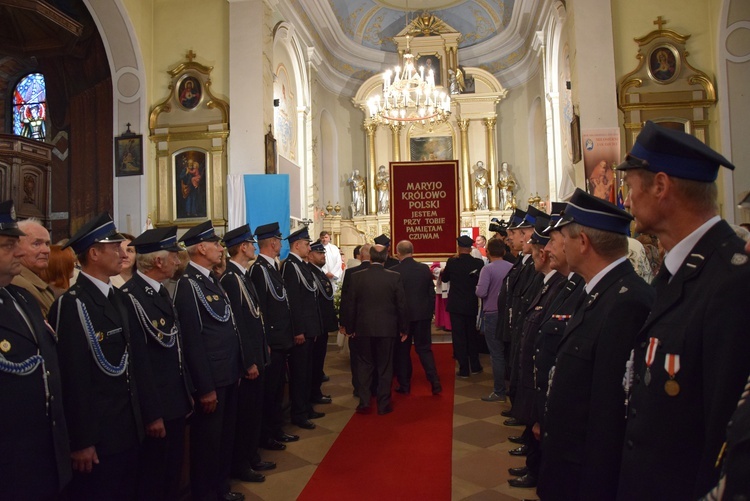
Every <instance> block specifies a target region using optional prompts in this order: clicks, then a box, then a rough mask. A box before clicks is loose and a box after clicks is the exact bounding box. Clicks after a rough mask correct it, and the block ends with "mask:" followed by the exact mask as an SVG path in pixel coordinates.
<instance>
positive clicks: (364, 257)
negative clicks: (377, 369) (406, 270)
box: [339, 244, 377, 396]
mask: <svg viewBox="0 0 750 501" xmlns="http://www.w3.org/2000/svg"><path fill="white" fill-rule="evenodd" d="M371 249H372V244H364V245H363V246H362V247H361V248H360V250H359V257H360V259H361V261H362V262H361V263H360V264H359V266H355V267H353V268H349V269H348V270H347V271H346V273H344V283H343V284H342V285H341V303H340V305H339V324H341V327H339V332H341V333H342V334H345V333H346V331H347V327H350V329H353V328H354V327H353V326H351V324H350V323H349V319H348V318H347V313H348V311H349V305H348V303H349V302H350V301H351V297H352V290H351V287H352V282H353V281H354V279H353V277H354V274H355V273H358V272H360V271H362V270H366V269H367V268H369V267H370V250H371ZM348 342H349V366H350V368H351V371H352V387H353V388H354V396H357V388H358V387H359V376H358V374H359V372H358V370H357V347H356V345H355V343H354V341H353V340H352V339H351V338H350V339H349V341H348ZM373 384H377V382H375V383H373Z"/></svg>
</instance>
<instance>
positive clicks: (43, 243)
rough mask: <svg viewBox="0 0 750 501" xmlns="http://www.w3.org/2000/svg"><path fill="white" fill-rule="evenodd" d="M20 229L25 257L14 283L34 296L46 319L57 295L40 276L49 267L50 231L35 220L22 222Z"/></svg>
mask: <svg viewBox="0 0 750 501" xmlns="http://www.w3.org/2000/svg"><path fill="white" fill-rule="evenodd" d="M18 229H19V230H21V231H22V232H23V233H24V234H25V235H24V236H22V237H21V238H20V240H19V244H20V246H21V249H22V250H23V257H22V258H21V273H20V274H19V275H16V276H15V277H13V282H12V283H13V285H17V286H18V287H22V288H24V289H26V290H27V291H28V292H29V293H30V294H31V295H32V296H34V299H36V302H37V303H39V307H40V308H41V309H42V314H43V315H44V317H45V318H46V317H47V315H48V314H49V308H50V306H52V303H54V302H55V293H54V292H53V291H52V288H51V287H50V286H49V284H48V283H47V282H45V281H44V280H42V279H41V278H40V277H39V275H40V274H41V273H42V272H43V271H44V270H46V269H47V266H49V252H50V238H49V231H47V228H45V227H44V226H42V224H41V223H40V222H39V220H38V219H33V218H32V219H26V220H24V221H20V222H19V223H18Z"/></svg>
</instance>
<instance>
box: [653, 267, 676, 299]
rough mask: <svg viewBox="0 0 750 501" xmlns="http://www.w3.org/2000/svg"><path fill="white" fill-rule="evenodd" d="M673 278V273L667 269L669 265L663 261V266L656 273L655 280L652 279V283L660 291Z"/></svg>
mask: <svg viewBox="0 0 750 501" xmlns="http://www.w3.org/2000/svg"><path fill="white" fill-rule="evenodd" d="M671 279H672V274H671V273H670V272H669V270H668V269H667V265H665V264H663V263H662V265H661V268H660V269H659V274H658V275H656V276H655V277H654V279H653V280H651V285H652V286H653V287H654V288H655V289H656V291H657V292H658V291H659V290H660V289H663V288H664V287H666V286H667V284H668V283H669V281H670V280H671Z"/></svg>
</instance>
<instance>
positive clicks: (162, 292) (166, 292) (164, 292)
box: [159, 285, 171, 301]
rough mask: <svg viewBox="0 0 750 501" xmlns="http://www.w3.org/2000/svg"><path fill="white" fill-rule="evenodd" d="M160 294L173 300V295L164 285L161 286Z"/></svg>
mask: <svg viewBox="0 0 750 501" xmlns="http://www.w3.org/2000/svg"><path fill="white" fill-rule="evenodd" d="M159 295H160V296H161V297H163V298H166V299H169V300H170V301H171V297H170V296H169V291H168V290H167V288H166V287H164V286H163V285H162V286H161V287H159Z"/></svg>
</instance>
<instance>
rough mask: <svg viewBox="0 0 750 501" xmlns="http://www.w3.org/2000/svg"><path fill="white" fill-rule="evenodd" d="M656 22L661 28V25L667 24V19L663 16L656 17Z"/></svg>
mask: <svg viewBox="0 0 750 501" xmlns="http://www.w3.org/2000/svg"><path fill="white" fill-rule="evenodd" d="M654 24H655V25H656V26H657V27H658V28H659V29H660V30H661V27H662V26H664V25H665V24H667V21H665V20H664V19H662V18H661V16H659V17H657V18H656V21H654Z"/></svg>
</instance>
